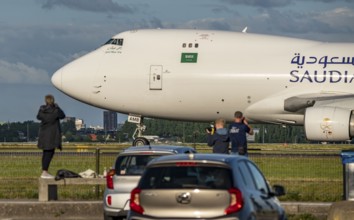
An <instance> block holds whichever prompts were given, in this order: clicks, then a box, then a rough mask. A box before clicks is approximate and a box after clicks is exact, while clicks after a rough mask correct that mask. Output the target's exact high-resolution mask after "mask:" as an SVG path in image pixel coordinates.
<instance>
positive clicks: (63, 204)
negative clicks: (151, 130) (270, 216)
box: [0, 200, 332, 220]
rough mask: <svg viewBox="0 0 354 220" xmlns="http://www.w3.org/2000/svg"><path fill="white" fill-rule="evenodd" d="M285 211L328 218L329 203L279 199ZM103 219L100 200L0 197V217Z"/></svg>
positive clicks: (6, 219) (16, 219)
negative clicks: (4, 198)
mask: <svg viewBox="0 0 354 220" xmlns="http://www.w3.org/2000/svg"><path fill="white" fill-rule="evenodd" d="M281 205H282V206H283V207H284V209H285V212H286V213H287V214H288V215H299V214H303V213H307V214H311V215H313V216H316V217H317V218H318V219H320V220H322V219H327V216H328V213H329V209H330V207H331V205H332V203H308V202H282V203H281ZM35 219H36V220H42V219H43V220H44V219H45V220H74V219H75V220H81V219H85V220H103V204H102V201H50V202H38V201H37V200H22V201H18V200H0V220H35Z"/></svg>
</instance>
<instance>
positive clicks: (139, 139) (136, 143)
mask: <svg viewBox="0 0 354 220" xmlns="http://www.w3.org/2000/svg"><path fill="white" fill-rule="evenodd" d="M145 145H150V142H149V141H148V140H147V139H146V138H143V137H137V138H135V139H134V141H133V146H145Z"/></svg>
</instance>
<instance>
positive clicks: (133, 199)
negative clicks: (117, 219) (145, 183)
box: [129, 188, 144, 214]
mask: <svg viewBox="0 0 354 220" xmlns="http://www.w3.org/2000/svg"><path fill="white" fill-rule="evenodd" d="M140 192H141V189H139V188H135V189H133V190H132V191H131V193H130V202H129V206H130V210H132V211H134V212H137V213H139V214H143V213H144V208H143V207H142V206H141V205H140Z"/></svg>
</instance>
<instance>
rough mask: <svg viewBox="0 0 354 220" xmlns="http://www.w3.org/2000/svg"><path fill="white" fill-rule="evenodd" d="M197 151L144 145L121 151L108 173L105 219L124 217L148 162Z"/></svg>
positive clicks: (183, 147) (104, 200) (104, 207)
mask: <svg viewBox="0 0 354 220" xmlns="http://www.w3.org/2000/svg"><path fill="white" fill-rule="evenodd" d="M179 153H182V154H183V153H187V154H189V153H196V151H195V150H194V148H191V147H185V146H142V147H130V148H128V149H126V150H124V151H123V152H122V153H120V154H119V155H118V157H117V159H116V162H115V164H114V168H113V169H112V170H110V171H109V172H108V174H107V177H106V179H107V185H106V189H105V192H104V197H103V209H104V219H105V220H113V219H123V218H125V217H126V215H127V212H128V210H129V199H130V192H131V190H132V189H133V188H134V187H136V185H137V183H138V182H139V179H140V176H141V174H142V173H143V171H144V170H145V166H146V164H147V163H148V162H149V161H151V160H152V159H154V158H157V157H160V156H164V155H171V154H179Z"/></svg>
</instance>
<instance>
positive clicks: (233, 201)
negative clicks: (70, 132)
mask: <svg viewBox="0 0 354 220" xmlns="http://www.w3.org/2000/svg"><path fill="white" fill-rule="evenodd" d="M229 194H230V205H229V207H227V208H226V209H225V214H227V215H228V214H231V213H234V212H238V211H239V210H240V209H242V207H243V199H242V193H241V191H240V190H238V189H236V188H231V189H229Z"/></svg>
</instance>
